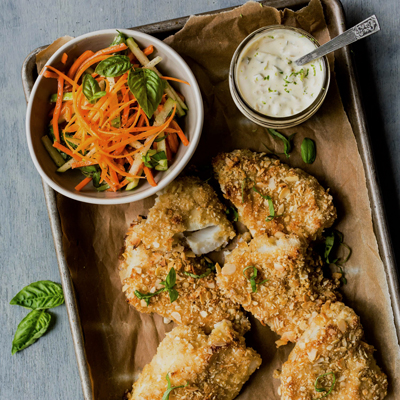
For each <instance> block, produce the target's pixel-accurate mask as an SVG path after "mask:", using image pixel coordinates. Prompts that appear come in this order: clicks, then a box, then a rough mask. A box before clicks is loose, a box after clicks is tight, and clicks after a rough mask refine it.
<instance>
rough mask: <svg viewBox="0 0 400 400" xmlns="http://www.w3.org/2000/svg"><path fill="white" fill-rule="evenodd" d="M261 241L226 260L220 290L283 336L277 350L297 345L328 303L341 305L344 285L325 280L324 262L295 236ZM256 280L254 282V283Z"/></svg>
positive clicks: (239, 249)
mask: <svg viewBox="0 0 400 400" xmlns="http://www.w3.org/2000/svg"><path fill="white" fill-rule="evenodd" d="M278 236H279V238H277V237H269V236H268V235H261V236H258V237H256V238H255V239H253V240H252V241H251V242H250V243H249V244H247V243H246V242H242V243H240V244H239V245H238V247H237V248H236V249H234V250H233V251H232V253H230V254H229V255H228V256H227V257H226V258H225V265H224V267H223V268H222V271H221V273H220V274H218V275H217V284H218V286H219V287H220V288H221V290H222V292H223V293H224V294H225V295H226V296H227V297H229V298H230V299H231V300H232V301H233V302H235V303H237V304H241V305H242V306H243V308H244V309H245V310H247V311H250V312H251V313H252V314H253V315H254V316H255V317H256V318H257V319H259V320H260V321H261V323H263V324H267V325H269V326H270V328H271V329H272V330H273V331H274V332H276V333H277V334H278V335H280V336H281V339H280V340H278V341H277V345H278V346H280V345H283V344H286V343H287V342H288V341H290V342H296V341H297V340H298V338H299V337H300V335H301V334H302V333H303V332H304V331H305V330H306V329H307V328H308V326H309V321H310V320H311V319H312V318H313V317H315V316H316V315H317V314H318V313H319V312H320V310H321V307H322V305H323V304H324V303H325V302H326V301H327V300H333V301H335V300H337V299H338V298H339V297H340V296H339V294H338V293H336V291H335V290H336V288H337V286H338V285H339V281H337V280H336V281H331V280H329V279H326V278H324V276H323V273H322V270H321V265H319V264H320V262H315V261H313V259H312V258H311V257H310V253H309V251H307V243H306V242H305V241H303V240H301V239H300V238H298V237H297V236H296V235H294V234H291V235H284V234H283V233H279V234H278ZM255 271H257V275H256V277H255V279H254V280H253V283H252V282H251V281H252V279H251V278H252V277H253V276H254V275H255Z"/></svg>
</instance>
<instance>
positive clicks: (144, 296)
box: [134, 267, 179, 305]
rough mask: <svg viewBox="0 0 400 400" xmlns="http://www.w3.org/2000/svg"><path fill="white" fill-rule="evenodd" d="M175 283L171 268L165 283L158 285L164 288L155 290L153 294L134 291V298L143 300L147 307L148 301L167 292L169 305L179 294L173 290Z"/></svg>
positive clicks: (173, 269) (173, 270)
mask: <svg viewBox="0 0 400 400" xmlns="http://www.w3.org/2000/svg"><path fill="white" fill-rule="evenodd" d="M175 283H176V271H175V268H174V267H172V268H171V269H170V271H169V272H168V275H167V277H166V278H165V281H163V282H161V283H160V285H163V286H165V287H164V288H162V289H160V290H157V291H156V292H154V293H140V292H139V291H138V290H135V292H134V293H135V296H136V297H137V298H138V299H140V300H144V301H145V302H146V304H147V305H149V304H150V299H151V298H152V297H153V296H157V295H158V294H160V293H162V292H165V291H168V294H169V300H170V302H171V303H173V302H174V301H175V300H176V299H177V298H178V297H179V293H178V291H177V290H176V289H174V286H175Z"/></svg>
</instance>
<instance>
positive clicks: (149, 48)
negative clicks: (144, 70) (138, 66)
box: [143, 44, 154, 56]
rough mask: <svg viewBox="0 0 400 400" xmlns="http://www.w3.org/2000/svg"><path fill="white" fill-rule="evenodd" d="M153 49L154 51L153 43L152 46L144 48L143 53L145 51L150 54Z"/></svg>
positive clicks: (147, 54)
mask: <svg viewBox="0 0 400 400" xmlns="http://www.w3.org/2000/svg"><path fill="white" fill-rule="evenodd" d="M153 51H154V46H153V45H152V44H151V45H150V46H147V47H146V48H145V49H144V50H143V53H144V54H145V55H146V56H149V55H150V54H151V53H152V52H153Z"/></svg>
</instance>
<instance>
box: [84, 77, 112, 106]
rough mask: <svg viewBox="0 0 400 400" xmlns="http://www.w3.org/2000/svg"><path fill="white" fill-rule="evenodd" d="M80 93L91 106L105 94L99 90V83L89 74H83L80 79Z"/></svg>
mask: <svg viewBox="0 0 400 400" xmlns="http://www.w3.org/2000/svg"><path fill="white" fill-rule="evenodd" d="M82 92H83V94H84V95H85V97H86V98H87V100H88V101H89V103H91V104H94V103H96V101H97V100H98V99H99V98H100V97H103V96H105V95H106V94H107V93H106V92H104V91H102V90H101V89H100V85H99V82H97V81H96V79H94V78H93V77H92V75H90V74H85V75H84V77H83V79H82Z"/></svg>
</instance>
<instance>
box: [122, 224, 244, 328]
mask: <svg viewBox="0 0 400 400" xmlns="http://www.w3.org/2000/svg"><path fill="white" fill-rule="evenodd" d="M134 228H135V226H133V227H132V229H131V230H130V231H129V232H128V236H127V237H126V239H125V249H124V251H123V253H122V255H121V261H120V267H119V269H120V278H121V282H122V285H123V288H122V289H123V291H124V292H125V294H126V297H127V301H128V302H129V303H130V304H132V305H133V306H134V307H135V308H136V309H137V310H138V311H140V312H144V313H153V312H154V313H157V314H160V315H161V316H163V317H165V318H168V319H171V320H173V321H174V322H176V323H178V324H194V325H198V326H200V327H201V328H203V329H204V330H205V331H206V332H210V331H211V330H212V328H213V326H214V324H215V323H217V322H220V321H222V320H224V319H227V320H230V321H232V322H233V323H234V326H235V328H236V329H238V331H240V332H245V331H247V330H249V329H250V324H249V321H248V319H247V318H246V317H245V315H244V314H243V312H242V311H241V309H240V306H239V305H237V304H234V303H233V302H232V301H231V300H230V299H228V298H226V297H225V296H223V294H222V292H221V291H220V290H219V288H218V287H217V284H216V282H215V270H214V268H213V267H214V266H213V264H212V262H211V260H209V259H205V258H204V257H195V256H194V254H193V253H192V252H163V251H154V250H152V249H147V248H146V247H145V246H144V245H143V244H142V243H141V241H140V239H139V238H138V235H137V233H136V230H135V229H134ZM171 268H174V270H175V272H176V284H175V287H174V289H175V290H177V291H178V294H179V297H178V298H177V299H176V300H175V301H174V302H173V303H171V301H170V296H169V293H168V291H164V292H162V293H160V294H157V295H155V296H153V297H151V298H150V300H149V305H147V304H146V301H145V300H143V299H139V298H138V297H137V296H136V295H135V291H136V290H137V291H139V292H140V293H142V294H148V293H154V292H156V291H158V290H160V289H162V288H164V286H163V285H162V284H161V282H163V281H165V280H166V276H167V275H168V273H169V272H170V270H171ZM210 268H212V271H211V270H210ZM216 268H217V269H220V267H219V265H216ZM185 273H186V274H185ZM187 273H189V274H194V275H197V276H200V275H202V274H206V276H204V277H202V278H194V277H192V276H188V275H187Z"/></svg>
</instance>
